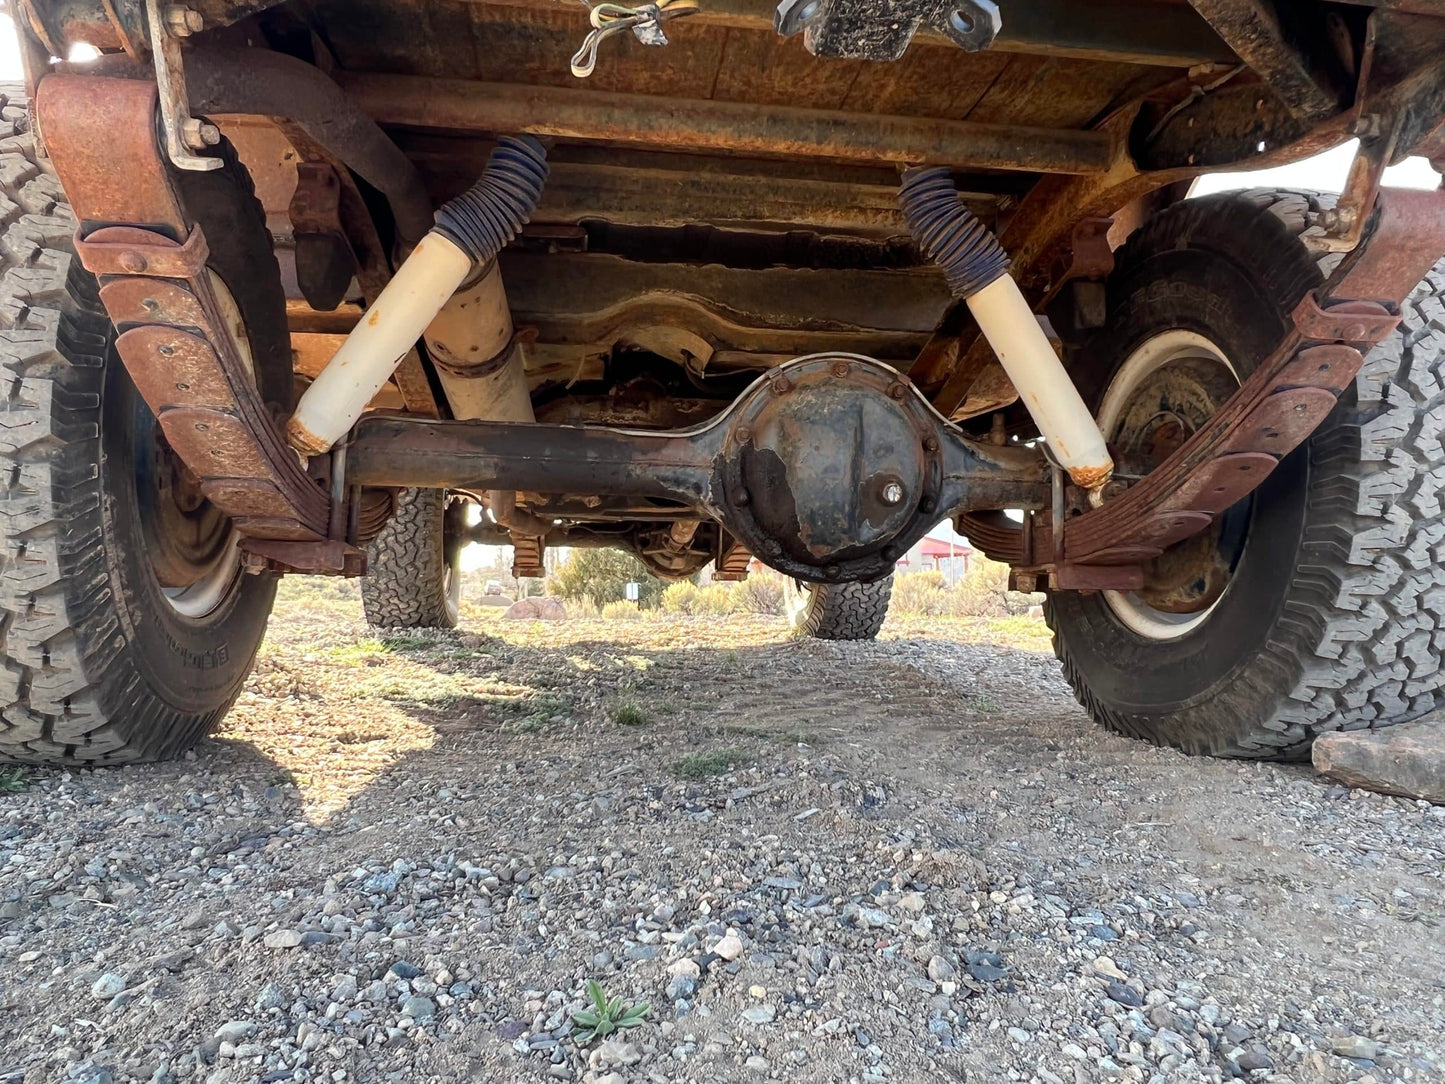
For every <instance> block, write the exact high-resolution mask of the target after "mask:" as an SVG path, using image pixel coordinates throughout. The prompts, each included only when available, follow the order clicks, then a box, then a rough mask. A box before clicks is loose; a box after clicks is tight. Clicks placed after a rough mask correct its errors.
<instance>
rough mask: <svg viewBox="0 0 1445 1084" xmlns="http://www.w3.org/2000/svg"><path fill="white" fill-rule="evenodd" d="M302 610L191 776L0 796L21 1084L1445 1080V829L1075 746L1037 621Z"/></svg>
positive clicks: (1316, 791) (282, 615) (151, 772)
mask: <svg viewBox="0 0 1445 1084" xmlns="http://www.w3.org/2000/svg"><path fill="white" fill-rule="evenodd" d="M286 596H287V599H286V601H285V602H284V603H283V605H282V607H281V609H280V611H279V612H278V615H277V617H276V619H275V621H274V622H273V634H272V637H271V639H270V641H269V643H268V645H267V646H266V648H265V649H264V651H263V655H262V658H261V660H260V663H259V666H258V668H257V671H256V674H255V676H254V677H253V678H252V680H251V682H250V684H249V686H248V689H247V692H246V693H245V695H244V696H243V697H242V700H241V702H240V703H239V704H238V706H237V709H236V711H235V712H234V713H233V715H232V717H231V719H230V721H229V722H228V724H227V727H226V729H225V730H224V732H222V733H221V734H219V735H218V736H217V738H216V739H215V740H212V741H209V742H207V743H205V744H204V745H203V746H202V747H201V748H200V749H199V750H198V751H197V752H196V753H195V754H193V755H192V756H190V757H188V758H187V759H186V760H184V761H182V762H180V763H175V764H170V765H162V766H159V767H150V768H142V769H126V770H112V771H105V772H100V773H77V774H69V773H53V774H44V773H41V774H36V775H33V776H30V777H28V778H25V779H21V780H19V781H18V782H17V785H18V786H20V787H21V788H22V789H19V790H17V791H15V792H13V793H3V794H0V1082H5V1084H9V1082H18V1081H25V1082H27V1084H31V1082H39V1081H74V1082H85V1084H103V1082H107V1081H117V1082H118V1081H147V1080H149V1081H156V1082H164V1081H171V1080H191V1081H204V1082H206V1084H230V1082H242V1081H257V1080H261V1081H281V1080H298V1081H304V1080H314V1081H334V1082H341V1081H347V1080H355V1081H406V1082H412V1081H429V1080H457V1079H466V1080H496V1081H503V1080H506V1081H512V1080H517V1081H532V1080H581V1081H590V1082H599V1084H600V1082H606V1084H622V1082H630V1081H659V1082H660V1081H719V1080H728V1081H733V1080H737V1081H748V1080H759V1081H762V1080H768V1079H787V1080H789V1081H794V1082H804V1081H828V1082H833V1081H878V1080H889V1079H891V1080H899V1081H912V1080H925V1079H942V1080H978V1081H985V1080H1005V1079H1007V1080H1041V1081H1046V1082H1049V1084H1056V1082H1059V1081H1065V1082H1073V1081H1084V1080H1096V1079H1115V1078H1118V1079H1124V1080H1137V1081H1176V1080H1178V1081H1189V1080H1221V1079H1227V1078H1235V1077H1244V1078H1251V1079H1270V1080H1276V1081H1287V1080H1289V1081H1315V1080H1323V1081H1342V1080H1360V1081H1371V1080H1374V1081H1387V1080H1411V1081H1417V1080H1418V1081H1427V1080H1441V1079H1445V938H1442V934H1441V930H1440V922H1441V918H1442V914H1445V862H1442V857H1445V853H1442V852H1445V808H1438V807H1430V806H1427V805H1424V804H1423V803H1414V802H1409V801H1405V800H1402V799H1397V798H1390V797H1384V796H1380V795H1373V794H1365V793H1361V792H1351V791H1349V790H1346V789H1344V788H1342V787H1339V786H1336V785H1333V784H1330V783H1329V782H1327V781H1324V780H1322V779H1320V778H1319V777H1316V776H1314V775H1312V774H1311V772H1310V771H1309V770H1308V769H1307V768H1305V767H1293V766H1275V765H1261V764H1246V763H1237V762H1226V761H1204V760H1197V761H1196V760H1188V759H1186V758H1184V757H1182V756H1179V755H1177V754H1175V753H1173V752H1166V751H1162V750H1157V749H1153V748H1148V747H1145V746H1142V745H1139V744H1136V743H1133V742H1130V741H1127V740H1125V739H1122V738H1117V737H1114V736H1111V735H1108V734H1105V733H1103V732H1100V731H1098V730H1095V729H1094V728H1093V727H1091V726H1090V724H1089V723H1088V721H1087V720H1086V719H1085V718H1084V716H1083V714H1082V712H1081V711H1080V710H1079V709H1078V708H1077V707H1076V706H1075V705H1074V703H1073V702H1072V700H1071V699H1070V697H1069V695H1068V692H1067V690H1066V688H1065V687H1064V685H1063V683H1062V682H1061V680H1060V678H1059V677H1058V673H1057V669H1056V667H1055V664H1054V662H1053V659H1052V657H1051V656H1049V655H1047V654H1045V653H1044V652H1045V651H1046V647H1047V642H1046V640H1045V639H1044V638H1043V634H1042V631H1041V629H1040V628H1039V627H1038V626H1037V625H1035V624H1033V623H1032V622H1030V621H1028V620H1025V619H1013V620H1005V621H996V622H987V621H972V622H966V621H951V622H943V623H936V624H935V625H933V626H931V627H930V626H927V625H925V624H923V623H921V622H893V623H892V624H891V625H890V627H889V629H888V630H887V632H886V634H885V639H884V640H883V641H881V642H879V643H877V644H869V645H837V644H827V643H818V642H796V641H793V640H790V639H789V638H788V636H787V635H786V633H785V631H784V630H783V629H782V628H781V622H780V621H779V620H778V619H767V618H720V619H676V620H672V621H666V622H663V621H657V622H654V621H638V622H612V623H603V622H598V621H578V622H569V623H566V624H554V625H541V624H515V623H507V622H501V621H498V620H497V617H496V611H487V610H483V609H480V608H474V609H471V610H469V611H468V612H467V615H466V622H465V623H466V628H465V629H464V630H463V631H460V632H457V633H445V634H429V635H425V636H418V635H413V636H400V637H389V638H382V639H377V638H376V634H375V633H372V632H369V631H367V630H366V629H365V628H364V627H362V626H361V625H359V624H358V615H359V608H358V606H357V603H356V601H355V594H354V589H353V588H349V587H345V586H342V585H328V586H326V587H325V588H324V589H318V588H312V587H303V586H302V585H290V584H288V585H287V589H286ZM941 637H947V639H944V638H941ZM588 979H596V980H598V981H599V982H601V983H602V984H603V985H604V987H605V988H606V990H607V992H608V993H609V994H611V995H617V996H620V997H621V998H622V999H623V1000H624V1002H642V1001H646V1002H648V1003H650V1005H651V1012H650V1013H649V1015H648V1016H647V1019H646V1021H645V1023H644V1024H643V1025H642V1026H640V1027H637V1028H635V1029H630V1030H627V1031H625V1032H621V1033H619V1034H618V1035H616V1036H613V1037H609V1038H608V1039H606V1040H603V1041H600V1042H595V1043H592V1044H590V1045H587V1046H580V1045H578V1043H577V1042H575V1041H574V1040H573V1038H572V1037H571V1035H570V1029H569V1014H570V1013H571V1012H572V1011H575V1010H579V1009H581V1008H582V1007H583V997H584V986H585V983H586V982H587V980H588Z"/></svg>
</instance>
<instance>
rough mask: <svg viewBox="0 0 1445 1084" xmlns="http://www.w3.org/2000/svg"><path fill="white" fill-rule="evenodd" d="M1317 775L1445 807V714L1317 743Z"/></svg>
mask: <svg viewBox="0 0 1445 1084" xmlns="http://www.w3.org/2000/svg"><path fill="white" fill-rule="evenodd" d="M1311 757H1312V759H1313V760H1314V765H1315V769H1316V770H1317V771H1320V772H1323V773H1324V774H1325V775H1328V776H1330V777H1331V778H1334V779H1338V780H1339V781H1340V782H1341V783H1345V784H1347V785H1349V786H1351V787H1363V788H1364V789H1366V790H1378V791H1383V792H1384V793H1386V794H1401V795H1404V796H1405V797H1406V798H1423V799H1425V800H1426V801H1429V802H1437V803H1442V804H1445V713H1441V712H1432V713H1431V714H1430V715H1427V716H1425V718H1423V719H1419V720H1416V721H1415V722H1413V723H1401V724H1399V725H1397V726H1389V727H1385V728H1384V729H1382V730H1342V731H1337V732H1335V733H1333V734H1324V735H1322V736H1320V737H1319V738H1317V739H1316V740H1315V744H1314V750H1313V752H1312V753H1311Z"/></svg>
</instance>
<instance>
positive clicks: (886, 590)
mask: <svg viewBox="0 0 1445 1084" xmlns="http://www.w3.org/2000/svg"><path fill="white" fill-rule="evenodd" d="M784 593H785V599H784V605H785V606H786V607H787V613H788V621H789V623H790V624H791V625H792V626H793V628H794V629H795V630H796V631H797V632H798V633H799V634H800V635H802V636H811V637H813V638H815V639H818V640H871V639H873V638H874V637H876V636H877V635H878V630H879V629H881V628H882V627H883V621H884V619H885V618H886V617H887V616H888V599H889V597H890V596H891V595H892V594H893V576H892V575H891V574H890V575H888V576H885V577H884V578H883V579H881V580H874V581H873V582H872V583H808V584H803V583H798V582H796V581H794V580H791V579H790V580H788V581H787V582H786V584H785V588H784Z"/></svg>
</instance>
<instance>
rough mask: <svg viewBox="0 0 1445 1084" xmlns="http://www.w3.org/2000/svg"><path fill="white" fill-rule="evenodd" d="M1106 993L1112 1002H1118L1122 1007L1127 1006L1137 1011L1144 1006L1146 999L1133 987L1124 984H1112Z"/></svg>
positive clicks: (1106, 989)
mask: <svg viewBox="0 0 1445 1084" xmlns="http://www.w3.org/2000/svg"><path fill="white" fill-rule="evenodd" d="M1104 992H1105V993H1106V994H1108V995H1109V1000H1110V1001H1117V1002H1118V1003H1119V1004H1120V1005H1127V1006H1129V1008H1131V1009H1137V1008H1138V1007H1139V1006H1140V1005H1142V1004H1144V999H1143V998H1142V997H1140V996H1139V992H1138V991H1137V990H1134V989H1133V988H1132V987H1129V986H1125V985H1124V984H1123V983H1122V982H1111V983H1109V985H1108V986H1107V987H1106V988H1105V990H1104Z"/></svg>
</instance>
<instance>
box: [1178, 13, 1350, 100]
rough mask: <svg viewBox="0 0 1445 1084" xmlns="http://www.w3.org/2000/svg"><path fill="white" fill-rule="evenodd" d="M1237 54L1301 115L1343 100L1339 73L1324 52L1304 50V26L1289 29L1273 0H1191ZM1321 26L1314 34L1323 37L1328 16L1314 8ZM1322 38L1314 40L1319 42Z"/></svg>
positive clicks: (1311, 35)
mask: <svg viewBox="0 0 1445 1084" xmlns="http://www.w3.org/2000/svg"><path fill="white" fill-rule="evenodd" d="M1189 3H1190V5H1191V6H1192V7H1193V8H1194V10H1195V11H1197V12H1199V14H1200V15H1202V16H1203V17H1204V18H1205V19H1206V20H1207V21H1208V23H1209V25H1210V26H1211V27H1212V28H1213V29H1214V30H1215V32H1216V33H1218V34H1219V36H1220V37H1221V38H1223V39H1224V40H1225V41H1226V42H1227V43H1228V44H1229V46H1230V47H1231V48H1232V49H1233V50H1234V52H1235V53H1236V54H1237V55H1238V56H1239V58H1240V59H1241V60H1243V61H1244V62H1245V63H1246V64H1248V65H1249V66H1250V67H1251V68H1253V69H1254V71H1255V72H1256V73H1258V74H1259V75H1260V76H1261V77H1263V78H1264V79H1265V80H1266V82H1268V83H1269V84H1270V86H1271V87H1272V88H1273V90H1274V93H1275V94H1277V95H1278V96H1279V98H1280V99H1281V100H1282V101H1283V102H1284V104H1285V106H1286V108H1287V109H1288V110H1289V111H1290V112H1291V113H1292V114H1294V115H1295V116H1299V117H1305V118H1319V117H1325V116H1328V115H1330V114H1331V113H1332V112H1333V111H1334V110H1336V109H1338V108H1339V107H1340V104H1341V96H1342V95H1341V86H1340V83H1339V79H1338V75H1339V73H1338V72H1337V71H1335V70H1331V69H1330V68H1328V67H1326V66H1325V64H1324V58H1326V57H1327V56H1328V53H1326V52H1325V51H1324V50H1320V49H1308V50H1306V49H1302V48H1301V47H1300V46H1299V45H1298V44H1296V43H1297V41H1298V40H1299V38H1300V37H1301V36H1303V35H1302V33H1301V28H1299V27H1298V26H1292V27H1290V29H1289V30H1286V28H1285V26H1284V25H1282V23H1281V10H1280V9H1279V8H1276V6H1275V5H1274V4H1273V3H1272V2H1271V0H1189ZM1309 18H1311V19H1312V20H1313V21H1314V22H1315V24H1316V25H1314V26H1311V27H1310V28H1309V31H1310V37H1312V38H1315V39H1320V38H1323V26H1322V24H1323V21H1324V20H1323V17H1322V16H1321V15H1320V14H1319V13H1317V12H1312V13H1311V14H1310V16H1309ZM1318 43H1319V42H1318V40H1316V41H1314V42H1311V44H1318Z"/></svg>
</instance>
